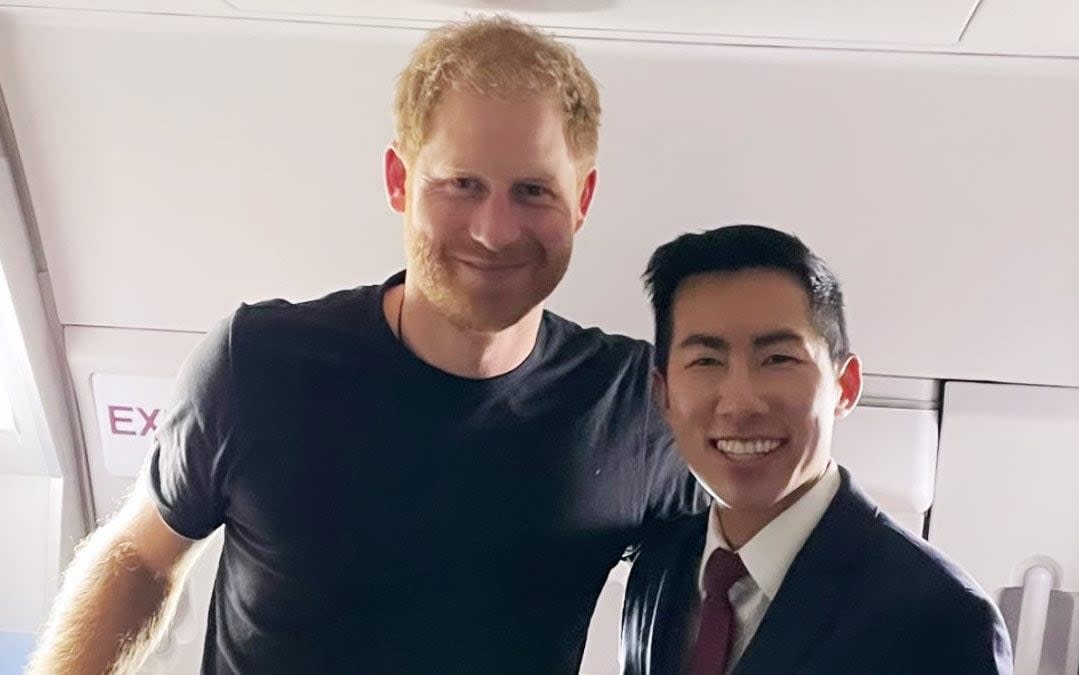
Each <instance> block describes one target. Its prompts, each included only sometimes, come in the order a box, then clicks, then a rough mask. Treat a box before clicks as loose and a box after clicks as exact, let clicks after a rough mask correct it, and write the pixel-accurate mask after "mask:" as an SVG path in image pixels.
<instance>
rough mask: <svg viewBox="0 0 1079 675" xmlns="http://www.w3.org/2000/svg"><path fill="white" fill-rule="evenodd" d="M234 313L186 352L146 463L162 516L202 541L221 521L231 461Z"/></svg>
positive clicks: (233, 423)
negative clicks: (186, 356)
mask: <svg viewBox="0 0 1079 675" xmlns="http://www.w3.org/2000/svg"><path fill="white" fill-rule="evenodd" d="M236 316H237V315H235V314H234V315H233V316H232V317H230V318H229V319H227V320H225V321H223V322H221V323H220V324H218V325H217V326H216V327H215V328H214V329H213V330H211V331H210V333H208V334H207V335H206V336H205V338H204V339H203V340H202V342H201V343H199V345H198V346H197V347H196V348H195V350H194V351H193V352H192V353H191V354H190V355H189V356H188V358H187V360H186V361H185V362H184V365H183V366H182V368H181V369H180V374H179V376H178V377H177V380H176V384H175V386H174V392H173V398H172V403H171V404H170V407H169V410H168V413H167V415H166V416H165V419H164V421H163V422H162V423H161V426H160V428H159V429H158V431H157V433H156V434H155V436H154V442H153V447H152V452H151V456H150V459H149V461H148V462H147V463H146V469H145V470H146V471H147V472H148V473H149V476H148V478H149V481H148V482H149V485H150V487H151V491H152V493H153V495H154V498H155V500H156V502H157V508H158V511H159V512H160V513H161V517H162V518H163V519H164V521H165V522H166V523H167V524H168V526H169V527H171V528H172V529H173V530H174V531H175V532H176V533H177V534H180V535H182V536H184V537H187V538H189V539H201V538H203V537H205V536H207V535H209V534H210V533H211V532H213V531H214V530H215V529H216V528H217V527H218V526H219V525H221V524H222V523H223V522H224V517H225V515H224V514H225V507H226V496H225V495H226V491H225V480H226V478H227V474H228V470H229V468H230V467H231V465H232V462H233V461H234V459H235V458H234V456H233V454H234V452H235V449H234V447H233V445H234V444H235V440H236V419H235V417H236V411H237V401H236V400H235V386H234V378H233V372H232V369H233V363H232V355H231V344H232V332H233V330H234V325H235V321H236Z"/></svg>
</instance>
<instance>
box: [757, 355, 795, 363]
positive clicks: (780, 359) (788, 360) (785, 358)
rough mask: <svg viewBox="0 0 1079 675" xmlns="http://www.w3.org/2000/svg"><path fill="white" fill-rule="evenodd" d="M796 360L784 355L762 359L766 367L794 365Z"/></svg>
mask: <svg viewBox="0 0 1079 675" xmlns="http://www.w3.org/2000/svg"><path fill="white" fill-rule="evenodd" d="M797 361H798V359H796V358H794V357H793V356H788V355H786V354H770V355H768V357H767V358H765V359H764V364H765V365H767V366H772V365H779V364H783V363H795V362H797Z"/></svg>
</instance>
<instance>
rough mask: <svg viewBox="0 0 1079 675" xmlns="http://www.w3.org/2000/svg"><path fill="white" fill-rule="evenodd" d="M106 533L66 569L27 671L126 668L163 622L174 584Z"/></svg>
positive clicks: (37, 674)
mask: <svg viewBox="0 0 1079 675" xmlns="http://www.w3.org/2000/svg"><path fill="white" fill-rule="evenodd" d="M108 534H109V533H108V532H99V533H97V534H96V535H94V537H91V539H90V540H89V541H87V543H86V544H85V545H84V546H83V547H82V549H81V550H80V552H79V554H78V555H77V556H76V559H75V561H74V562H73V563H72V564H71V567H70V568H69V569H68V571H67V573H66V575H65V581H64V586H63V588H62V589H61V592H60V595H59V597H58V598H57V600H56V604H55V606H54V607H53V612H52V616H51V617H50V619H49V624H48V626H47V627H46V629H45V633H44V634H43V636H42V640H41V644H40V646H39V648H38V651H37V653H36V654H35V655H34V657H33V659H32V661H31V663H30V667H29V670H28V671H27V672H28V674H29V675H46V674H48V675H52V674H54V673H65V674H69V673H70V674H81V673H88V674H89V673H94V674H95V675H96V674H99V673H122V672H126V671H128V670H129V669H130V668H132V667H137V666H138V664H139V663H141V662H142V661H143V659H144V658H145V656H146V654H147V652H148V651H149V649H150V648H151V647H152V646H153V644H154V642H155V638H156V637H157V634H158V633H160V627H161V625H162V624H164V623H166V622H165V617H166V615H167V613H168V611H170V610H171V607H170V605H171V604H172V603H171V602H169V600H170V595H171V586H172V584H171V583H170V582H169V580H168V579H165V578H163V577H160V576H157V575H155V574H153V573H152V572H150V571H149V570H148V569H147V568H146V567H145V566H144V565H143V564H142V563H141V562H140V559H139V556H138V555H137V554H136V552H135V551H134V549H133V547H132V546H131V545H130V544H125V543H118V542H117V541H115V539H112V538H111V537H108V536H107V535H108ZM110 539H111V540H110Z"/></svg>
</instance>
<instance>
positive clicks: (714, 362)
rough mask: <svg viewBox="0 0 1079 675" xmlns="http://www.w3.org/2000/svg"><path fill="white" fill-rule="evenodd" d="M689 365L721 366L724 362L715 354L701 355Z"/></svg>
mask: <svg viewBox="0 0 1079 675" xmlns="http://www.w3.org/2000/svg"><path fill="white" fill-rule="evenodd" d="M689 365H690V367H691V368H692V367H698V366H700V367H705V368H707V367H710V366H721V365H723V362H722V361H720V360H719V359H717V358H715V357H714V356H701V357H699V358H696V359H693V360H692V361H690V362H689Z"/></svg>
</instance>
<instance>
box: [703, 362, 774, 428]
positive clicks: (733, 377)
mask: <svg viewBox="0 0 1079 675" xmlns="http://www.w3.org/2000/svg"><path fill="white" fill-rule="evenodd" d="M767 410H768V405H767V403H765V400H764V398H763V397H762V396H761V392H760V388H759V385H758V383H757V382H756V381H755V378H754V377H753V374H752V372H751V371H750V369H749V368H748V367H747V366H745V365H732V366H731V367H730V370H729V371H728V372H727V376H726V377H725V378H723V380H722V382H721V383H720V384H719V388H718V392H717V397H716V414H718V415H724V416H727V417H748V416H752V415H761V414H764V413H765V412H767Z"/></svg>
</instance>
